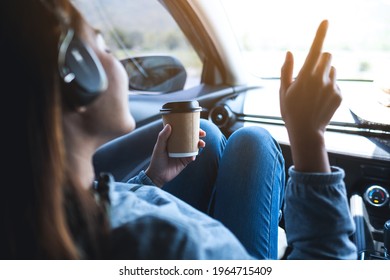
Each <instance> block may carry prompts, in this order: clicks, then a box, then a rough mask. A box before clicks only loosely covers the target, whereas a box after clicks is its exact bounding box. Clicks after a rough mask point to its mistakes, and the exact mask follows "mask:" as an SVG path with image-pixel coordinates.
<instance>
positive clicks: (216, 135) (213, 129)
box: [200, 119, 226, 157]
mask: <svg viewBox="0 0 390 280" xmlns="http://www.w3.org/2000/svg"><path fill="white" fill-rule="evenodd" d="M200 128H201V129H202V130H204V131H205V132H206V136H205V137H204V138H202V140H203V141H205V143H206V147H205V149H204V150H203V151H202V153H203V154H204V153H207V154H213V155H215V154H216V155H217V156H218V157H220V156H221V154H222V152H223V150H224V148H225V145H226V137H225V136H224V135H223V134H222V132H221V130H220V129H219V128H218V127H217V126H216V125H215V124H213V123H212V122H210V121H208V120H205V119H201V120H200Z"/></svg>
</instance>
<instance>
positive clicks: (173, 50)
mask: <svg viewBox="0 0 390 280" xmlns="http://www.w3.org/2000/svg"><path fill="white" fill-rule="evenodd" d="M72 2H73V3H74V4H75V5H76V7H78V8H79V9H80V11H81V12H82V13H83V15H84V16H85V17H86V18H87V20H88V22H89V23H90V24H91V25H93V26H94V27H96V28H98V29H100V30H101V31H102V33H103V36H104V38H105V40H106V42H107V45H108V46H109V47H110V49H111V51H112V52H113V54H114V55H115V56H117V57H118V58H119V59H124V58H128V57H135V56H144V55H170V56H174V57H175V58H177V59H178V60H179V61H180V62H181V63H183V65H184V67H185V68H186V71H187V81H186V84H185V88H189V87H192V86H195V85H197V84H199V83H200V75H201V68H202V63H201V61H200V59H199V57H198V56H197V54H196V52H195V51H194V50H193V48H192V47H191V45H190V44H189V42H188V41H187V39H186V38H185V36H184V34H183V33H182V32H181V30H180V28H179V27H178V25H177V24H176V22H175V21H174V19H173V18H172V17H171V15H170V14H169V13H168V12H167V10H166V9H165V8H164V7H163V6H162V5H161V4H160V3H159V2H158V1H157V0H109V1H105V0H96V1H91V0H72ZM137 93H139V91H137Z"/></svg>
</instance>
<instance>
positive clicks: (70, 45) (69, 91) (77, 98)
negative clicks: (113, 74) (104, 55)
mask: <svg viewBox="0 0 390 280" xmlns="http://www.w3.org/2000/svg"><path fill="white" fill-rule="evenodd" d="M59 45H60V46H59V55H58V70H59V74H60V78H61V80H62V91H63V94H65V96H64V99H65V101H66V102H68V103H69V105H70V106H72V107H77V106H85V105H88V104H90V103H91V102H92V101H94V100H95V99H96V98H97V97H98V96H99V95H100V94H101V93H102V92H103V91H104V90H106V89H107V86H108V80H107V75H106V72H105V71H104V68H103V66H102V64H101V62H100V60H99V59H98V57H97V55H96V54H95V52H94V51H93V50H92V48H91V47H89V46H88V45H87V44H85V43H84V42H83V41H82V40H81V39H80V38H79V37H78V36H77V35H76V34H75V32H74V30H73V29H71V28H70V29H68V30H67V32H66V34H64V35H63V36H62V38H61V40H60V44H59Z"/></svg>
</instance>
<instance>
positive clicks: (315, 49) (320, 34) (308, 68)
mask: <svg viewBox="0 0 390 280" xmlns="http://www.w3.org/2000/svg"><path fill="white" fill-rule="evenodd" d="M327 30H328V21H327V20H323V21H322V22H321V23H320V25H319V27H318V29H317V33H316V36H315V37H314V40H313V43H312V45H311V47H310V51H309V53H308V55H307V57H306V60H305V63H304V64H303V66H302V68H301V71H300V75H303V74H306V73H311V72H312V71H313V70H314V68H315V67H316V64H317V61H318V59H319V58H320V55H321V52H322V46H323V44H324V40H325V36H326V31H327Z"/></svg>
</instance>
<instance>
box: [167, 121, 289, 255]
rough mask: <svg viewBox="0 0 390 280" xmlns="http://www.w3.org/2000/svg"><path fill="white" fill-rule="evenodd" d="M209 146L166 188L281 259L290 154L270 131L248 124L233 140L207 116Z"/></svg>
mask: <svg viewBox="0 0 390 280" xmlns="http://www.w3.org/2000/svg"><path fill="white" fill-rule="evenodd" d="M201 128H202V129H203V130H205V131H206V133H207V135H206V137H205V138H204V141H205V142H206V147H205V148H204V149H202V150H201V151H200V153H199V155H198V156H197V159H196V161H194V162H192V163H191V164H189V165H188V166H187V168H186V169H184V170H183V171H182V172H181V173H180V174H179V175H178V176H177V177H176V178H175V179H174V180H172V181H171V182H169V183H167V184H166V185H165V186H164V187H163V189H164V190H166V191H167V192H169V193H171V194H173V195H175V196H176V197H178V198H180V199H182V200H184V201H185V202H187V203H188V204H190V205H192V206H193V207H195V208H197V209H198V210H200V211H202V212H205V213H207V214H208V215H210V216H212V217H213V218H215V219H217V220H219V221H221V222H222V223H223V224H224V225H225V226H226V227H227V228H229V229H230V230H231V231H232V232H233V233H234V234H235V235H236V237H237V238H238V239H239V240H240V241H241V242H242V244H243V245H244V246H245V248H246V249H247V251H248V252H249V253H250V254H251V255H252V256H254V257H255V258H259V259H276V258H277V254H278V248H277V245H278V223H279V211H280V209H281V207H282V202H283V197H284V186H285V171H284V159H283V155H282V153H281V150H280V147H279V145H278V143H277V142H276V141H275V140H274V139H273V138H272V136H271V135H270V134H269V133H268V131H267V130H265V129H263V128H260V127H245V128H241V129H239V130H237V131H235V132H234V133H233V134H232V135H231V136H230V137H229V138H228V140H227V139H226V138H225V136H224V135H223V134H222V133H221V132H220V130H219V129H218V127H216V126H215V125H214V124H212V123H210V122H208V121H205V120H201Z"/></svg>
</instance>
